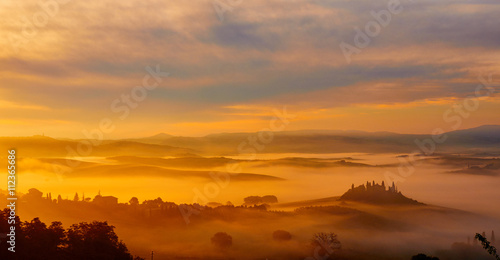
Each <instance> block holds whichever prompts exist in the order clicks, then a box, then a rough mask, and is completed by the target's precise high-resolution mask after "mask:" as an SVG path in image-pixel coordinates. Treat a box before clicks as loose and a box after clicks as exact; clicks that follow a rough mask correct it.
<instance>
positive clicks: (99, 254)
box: [67, 221, 132, 260]
mask: <svg viewBox="0 0 500 260" xmlns="http://www.w3.org/2000/svg"><path fill="white" fill-rule="evenodd" d="M114 228H115V227H114V226H110V225H108V223H107V222H106V221H105V222H100V221H94V222H92V223H90V224H89V223H86V222H82V223H79V224H74V225H72V226H71V227H70V228H69V229H68V231H67V241H68V252H69V253H70V255H71V257H72V259H76V260H85V259H116V260H130V259H132V256H131V255H130V253H129V252H128V249H127V247H126V246H125V244H123V242H121V241H119V240H118V236H117V235H116V233H115V231H114Z"/></svg>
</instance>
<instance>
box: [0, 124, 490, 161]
mask: <svg viewBox="0 0 500 260" xmlns="http://www.w3.org/2000/svg"><path fill="white" fill-rule="evenodd" d="M444 135H446V140H445V141H444V142H443V143H440V144H438V143H434V145H435V150H434V151H435V152H453V153H462V152H468V151H475V152H477V151H478V150H479V151H481V152H490V151H491V152H493V151H496V152H498V151H500V125H484V126H480V127H476V128H470V129H464V130H457V131H451V132H447V133H445V134H444ZM249 138H252V139H254V140H256V141H253V142H256V143H253V144H252V143H251V142H250V141H249ZM424 140H427V141H431V140H432V136H431V135H424V134H397V133H391V132H363V131H336V130H299V131H283V132H274V133H273V138H272V140H271V142H268V143H265V144H264V143H263V142H262V141H261V137H259V134H258V133H221V134H211V135H207V136H203V137H184V136H173V135H169V134H166V133H160V134H157V135H154V136H149V137H145V138H136V139H121V140H104V141H102V142H99V145H95V146H92V153H90V154H89V155H85V154H80V156H102V155H104V156H120V155H121V156H183V155H187V154H189V155H190V156H196V155H209V156H225V155H235V154H245V153H247V154H251V153H256V152H261V153H318V154H321V153H403V154H404V153H411V152H413V151H415V150H418V149H419V146H418V145H417V141H419V142H423V141H424ZM82 142H87V143H88V142H92V140H89V141H86V140H72V139H55V138H50V137H46V136H33V137H0V148H3V149H4V150H6V149H10V148H13V147H14V148H18V149H21V150H24V151H25V155H26V156H38V157H46V156H66V155H68V149H72V150H77V146H78V144H79V143H82ZM94 143H95V140H94ZM68 147H69V148H68ZM262 147H263V148H262Z"/></svg>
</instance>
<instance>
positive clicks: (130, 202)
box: [128, 197, 139, 206]
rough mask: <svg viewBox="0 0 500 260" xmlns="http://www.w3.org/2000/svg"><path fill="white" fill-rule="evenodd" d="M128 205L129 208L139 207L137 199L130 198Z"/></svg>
mask: <svg viewBox="0 0 500 260" xmlns="http://www.w3.org/2000/svg"><path fill="white" fill-rule="evenodd" d="M128 203H129V204H130V206H137V205H139V199H138V198H137V197H132V198H131V199H130V200H129V201H128Z"/></svg>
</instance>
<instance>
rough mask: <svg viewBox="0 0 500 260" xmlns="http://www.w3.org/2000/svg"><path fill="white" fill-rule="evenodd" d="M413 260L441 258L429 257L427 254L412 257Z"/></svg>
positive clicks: (437, 259)
mask: <svg viewBox="0 0 500 260" xmlns="http://www.w3.org/2000/svg"><path fill="white" fill-rule="evenodd" d="M411 260H439V258H437V257H433V256H427V255H425V254H418V255H414V256H412V257H411Z"/></svg>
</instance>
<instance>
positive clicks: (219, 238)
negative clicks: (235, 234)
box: [210, 232, 233, 249]
mask: <svg viewBox="0 0 500 260" xmlns="http://www.w3.org/2000/svg"><path fill="white" fill-rule="evenodd" d="M210 241H212V244H213V245H214V246H215V247H217V248H219V249H226V248H229V247H231V245H233V238H232V237H231V236H230V235H228V234H227V233H225V232H217V233H215V235H214V236H213V237H212V238H211V239H210Z"/></svg>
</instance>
